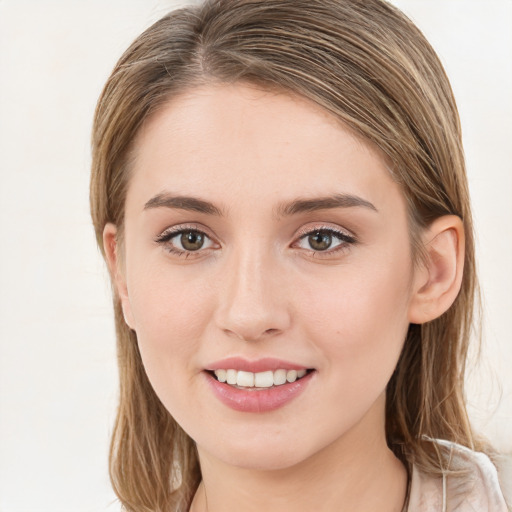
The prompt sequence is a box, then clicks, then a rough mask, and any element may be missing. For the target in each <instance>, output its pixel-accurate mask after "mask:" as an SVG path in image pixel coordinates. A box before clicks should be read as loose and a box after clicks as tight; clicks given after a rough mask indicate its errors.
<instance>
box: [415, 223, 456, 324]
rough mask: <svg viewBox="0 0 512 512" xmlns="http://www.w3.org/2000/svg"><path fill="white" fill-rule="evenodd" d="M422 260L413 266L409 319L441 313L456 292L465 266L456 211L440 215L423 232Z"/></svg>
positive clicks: (431, 317)
mask: <svg viewBox="0 0 512 512" xmlns="http://www.w3.org/2000/svg"><path fill="white" fill-rule="evenodd" d="M422 241H423V244H424V251H425V255H426V258H425V261H424V262H422V263H421V264H420V265H419V268H417V269H416V272H415V278H414V289H413V296H412V298H411V302H410V307H409V321H410V322H411V323H414V324H423V323H425V322H429V321H431V320H434V319H435V318H438V317H439V316H441V315H442V314H443V313H444V312H445V311H447V310H448V309H449V308H450V306H451V305H452V304H453V302H454V301H455V299H456V298H457V295H458V293H459V290H460V287H461V283H462V274H463V269H464V226H463V224H462V220H461V219H460V218H459V217H457V216H456V215H445V216H443V217H439V218H438V219H436V220H435V221H434V222H432V224H431V225H430V226H429V228H428V229H426V230H425V232H424V233H423V235H422Z"/></svg>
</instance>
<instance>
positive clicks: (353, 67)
mask: <svg viewBox="0 0 512 512" xmlns="http://www.w3.org/2000/svg"><path fill="white" fill-rule="evenodd" d="M236 82H246V83H251V84H255V85H258V86H262V87H264V88H267V89H269V88H271V89H278V90H282V91H285V92H288V93H290V94H298V95H300V96H302V97H305V98H307V99H309V100H310V101H312V102H314V103H316V104H318V105H320V106H321V107H323V108H324V109H325V110H326V111H328V112H330V113H331V114H332V115H333V116H334V117H335V118H337V119H338V120H339V121H341V122H342V123H343V124H344V125H345V126H348V127H350V128H351V129H352V130H353V131H355V132H356V133H357V134H358V135H359V136H360V137H361V138H363V139H364V140H365V141H369V142H370V143H372V144H374V145H375V146H377V147H378V148H379V150H380V151H381V153H382V154H383V155H384V156H385V158H386V159H387V161H388V162H389V167H390V172H391V174H392V176H393V178H394V179H395V180H396V182H397V183H399V184H400V185H401V188H402V191H403V193H404V196H405V198H406V200H407V205H408V215H409V225H410V233H411V243H412V247H413V255H416V256H418V255H419V256H421V246H420V244H419V234H420V233H421V231H422V229H424V228H425V227H427V226H428V225H429V224H430V223H431V222H432V221H433V220H434V219H436V218H438V217H440V216H443V215H447V214H453V215H458V216H459V217H460V218H461V219H462V221H463V224H464V229H465V246H466V247H465V261H464V274H463V279H462V285H461V289H460V292H459V295H458V297H457V298H456V300H455V302H454V304H453V305H452V307H451V308H450V309H449V310H448V311H447V312H446V313H444V314H443V315H442V316H441V317H439V318H437V319H435V320H433V321H431V322H428V323H426V324H423V325H412V324H411V325H410V327H409V330H408V333H407V337H406V340H405V343H404V347H403V351H402V353H401V356H400V359H399V361H398V364H397V367H396V370H395V372H394V374H393V376H392V378H391V380H390V382H389V384H388V386H387V397H386V436H387V441H388V445H389V446H390V448H391V449H392V450H393V451H394V453H395V454H396V456H397V457H398V458H400V459H401V460H402V461H403V462H404V463H405V464H406V465H407V466H410V465H411V464H415V465H416V466H418V467H419V468H420V469H421V470H422V471H425V472H427V473H429V474H431V475H438V474H441V472H443V471H445V470H446V469H447V458H446V457H445V455H444V454H443V453H441V452H439V450H438V448H436V446H435V445H434V444H433V443H430V442H428V439H429V438H440V439H446V440H450V441H454V442H457V443H459V444H462V445H465V446H468V447H470V448H473V449H482V446H481V445H480V444H479V443H478V442H477V441H476V440H475V437H474V435H473V434H472V431H471V427H470V424H469V421H468V417H467V413H466V408H465V404H464V394H463V385H464V370H465V362H466V357H467V349H468V343H469V339H470V336H471V332H472V326H473V316H474V310H475V311H476V308H475V307H474V306H475V297H477V296H478V294H477V279H476V272H475V260H474V240H473V226H472V218H471V211H470V204H469V194H468V187H467V179H466V173H465V164H464V155H463V149H462V143H461V127H460V121H459V117H458V112H457V107H456V104H455V100H454V97H453V93H452V90H451V87H450V84H449V81H448V78H447V76H446V74H445V71H444V69H443V67H442V64H441V63H440V61H439V59H438V57H437V55H436V54H435V52H434V50H433V49H432V47H431V46H430V44H429V43H428V42H427V41H426V39H425V37H424V36H423V35H422V33H421V32H420V31H419V30H418V28H417V27H416V26H415V25H414V24H413V23H412V22H411V21H410V20H409V19H408V18H407V17H406V16H405V15H404V14H403V13H401V12H400V11H399V10H398V9H396V8H394V7H393V6H391V5H389V4H388V3H386V2H384V1H382V0H210V1H206V2H205V3H203V4H201V5H198V6H192V7H188V8H184V9H179V10H176V11H173V12H171V13H169V14H167V15H166V16H164V17H163V18H162V19H160V20H159V21H157V22H156V23H155V24H154V25H152V26H151V27H150V28H149V29H147V30H146V31H145V32H144V33H143V34H142V35H140V36H139V37H138V38H137V39H136V40H135V41H134V42H133V43H132V45H131V46H130V47H129V48H128V49H127V50H126V52H125V53H124V55H123V56H122V57H121V59H120V60H119V62H118V63H117V65H116V66H115V68H114V70H113V72H112V74H111V76H110V78H109V79H108V81H107V83H106V85H105V88H104V90H103V92H102V94H101V97H100V99H99V101H98V105H97V108H96V113H95V119H94V127H93V137H92V155H93V159H92V177H91V211H92V218H93V222H94V226H95V230H96V237H97V241H98V244H99V247H100V248H101V250H102V252H103V254H105V250H104V247H103V241H102V233H103V229H104V227H105V225H106V223H109V222H111V223H114V224H115V225H116V226H117V227H118V233H119V235H120V237H121V238H122V229H123V218H124V204H125V197H126V191H127V187H128V185H129V181H130V165H129V162H130V151H131V149H132V148H133V141H134V138H135V136H136V134H137V133H138V130H139V128H140V127H141V125H142V123H143V122H144V121H145V120H146V119H147V118H148V116H150V115H151V114H152V113H153V112H154V111H155V110H157V109H158V108H160V107H161V106H162V105H164V104H166V103H167V102H168V101H169V100H170V99H171V98H173V97H175V96H176V95H178V94H180V93H182V92H185V91H187V90H190V89H192V88H194V87H197V86H200V85H205V84H206V85H207V84H213V83H220V84H228V83H229V84H231V83H236ZM415 259H416V258H415ZM114 310H115V322H116V332H117V350H118V363H119V372H120V404H119V409H118V413H117V418H116V421H115V426H114V430H113V435H112V442H111V450H110V475H111V481H112V484H113V487H114V490H115V492H116V493H117V495H118V497H119V498H120V500H121V502H122V504H123V505H124V507H125V509H126V510H128V511H137V512H143V511H152V512H153V511H158V512H161V511H162V512H163V511H164V510H167V511H168V510H181V509H182V508H183V509H185V510H188V506H189V505H190V502H191V499H192V496H193V494H194V492H195V490H196V488H197V486H198V484H199V481H200V478H201V475H200V468H199V463H198V458H197V453H196V448H195V444H194V442H193V441H192V440H191V439H190V438H189V437H188V435H187V434H186V433H185V432H183V430H182V429H181V428H180V426H179V425H178V424H177V423H176V422H175V420H174V419H173V417H172V416H171V414H170V413H169V412H168V411H167V410H166V409H165V407H164V406H163V405H162V403H161V402H160V400H159V399H158V398H157V396H156V394H155V392H154V391H153V389H152V387H151V385H150V383H149V381H148V378H147V376H146V373H145V370H144V368H143V365H142V361H141V356H140V353H139V349H138V345H137V337H136V333H135V332H134V331H132V330H130V329H129V328H128V326H127V325H126V323H125V321H124V319H123V315H122V311H121V307H120V301H119V297H118V296H117V295H116V292H115V291H114Z"/></svg>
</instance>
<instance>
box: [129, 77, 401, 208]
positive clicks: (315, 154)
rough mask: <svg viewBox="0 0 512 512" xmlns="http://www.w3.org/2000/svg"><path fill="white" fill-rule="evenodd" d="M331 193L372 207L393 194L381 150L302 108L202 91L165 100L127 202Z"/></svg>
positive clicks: (141, 151) (214, 88)
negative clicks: (168, 194)
mask: <svg viewBox="0 0 512 512" xmlns="http://www.w3.org/2000/svg"><path fill="white" fill-rule="evenodd" d="M333 188H338V189H339V191H340V192H343V193H351V194H356V195H366V196H367V198H368V200H370V201H372V202H374V201H375V202H378V203H380V202H382V201H384V200H386V198H388V197H389V195H390V194H392V195H393V194H394V195H396V194H398V195H401V192H400V190H399V188H398V186H397V185H396V184H395V183H394V182H393V180H392V178H391V174H390V172H389V170H388V167H387V163H386V160H385V158H384V157H383V156H382V155H381V154H380V152H379V151H378V150H376V149H375V148H374V147H373V146H372V145H371V144H370V143H366V142H363V141H362V140H361V139H360V138H359V137H357V136H356V135H355V134H354V133H353V132H352V131H351V130H350V129H349V128H347V127H346V126H344V125H343V124H342V123H341V122H340V121H339V120H337V119H336V118H334V116H332V115H331V114H329V113H328V112H326V111H325V110H324V109H322V108H321V107H319V106H318V105H316V104H314V103H313V102H311V101H310V100H307V99H305V98H302V97H299V96H296V95H291V94H288V93H283V92H278V91H269V90H262V89H261V88H257V87H254V86H251V85H246V84H234V85H208V86H201V87H197V88H194V89H191V90H189V91H187V92H185V93H183V94H181V95H179V96H176V97H174V98H172V99H171V100H169V102H168V103H166V104H165V105H163V106H162V107H161V108H160V109H159V110H158V111H157V112H155V113H154V114H153V115H152V116H151V117H150V118H149V119H148V120H147V121H146V123H145V124H144V125H143V127H142V128H141V130H140V131H139V133H138V135H137V137H136V140H135V143H134V160H133V175H132V178H131V184H130V186H129V190H128V201H130V200H131V199H133V197H134V196H135V195H136V196H139V200H143V197H146V200H147V199H148V198H149V197H150V196H151V195H154V194H155V193H157V192H160V191H165V190H172V191H173V192H175V193H179V194H187V195H190V194H192V193H194V194H196V195H197V194H198V195H201V196H208V199H213V200H217V199H218V200H223V199H229V201H231V202H236V201H237V199H238V200H239V201H240V202H241V203H244V202H246V201H247V200H251V202H252V204H259V205H263V204H265V203H266V202H268V201H269V200H270V199H272V198H274V199H276V200H277V199H286V198H287V197H286V196H289V197H297V196H301V197H308V196H315V195H319V194H323V195H326V194H329V193H333V192H334V190H333ZM368 196H370V197H368Z"/></svg>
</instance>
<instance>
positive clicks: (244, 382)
mask: <svg viewBox="0 0 512 512" xmlns="http://www.w3.org/2000/svg"><path fill="white" fill-rule="evenodd" d="M236 385H237V386H242V387H244V388H253V387H254V373H252V372H238V374H237V376H236Z"/></svg>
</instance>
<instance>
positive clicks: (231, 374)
mask: <svg viewBox="0 0 512 512" xmlns="http://www.w3.org/2000/svg"><path fill="white" fill-rule="evenodd" d="M307 372H308V370H306V369H301V370H285V369H278V370H274V371H272V370H267V371H263V372H258V373H253V372H248V371H243V370H234V369H217V370H215V371H214V372H213V374H214V375H215V377H216V378H217V380H218V381H219V382H222V383H226V384H229V385H230V386H234V387H236V388H241V389H246V388H261V389H266V388H271V387H274V386H282V385H283V384H286V383H292V382H295V381H296V380H299V379H301V378H302V377H304V376H305V375H306V374H307Z"/></svg>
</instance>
